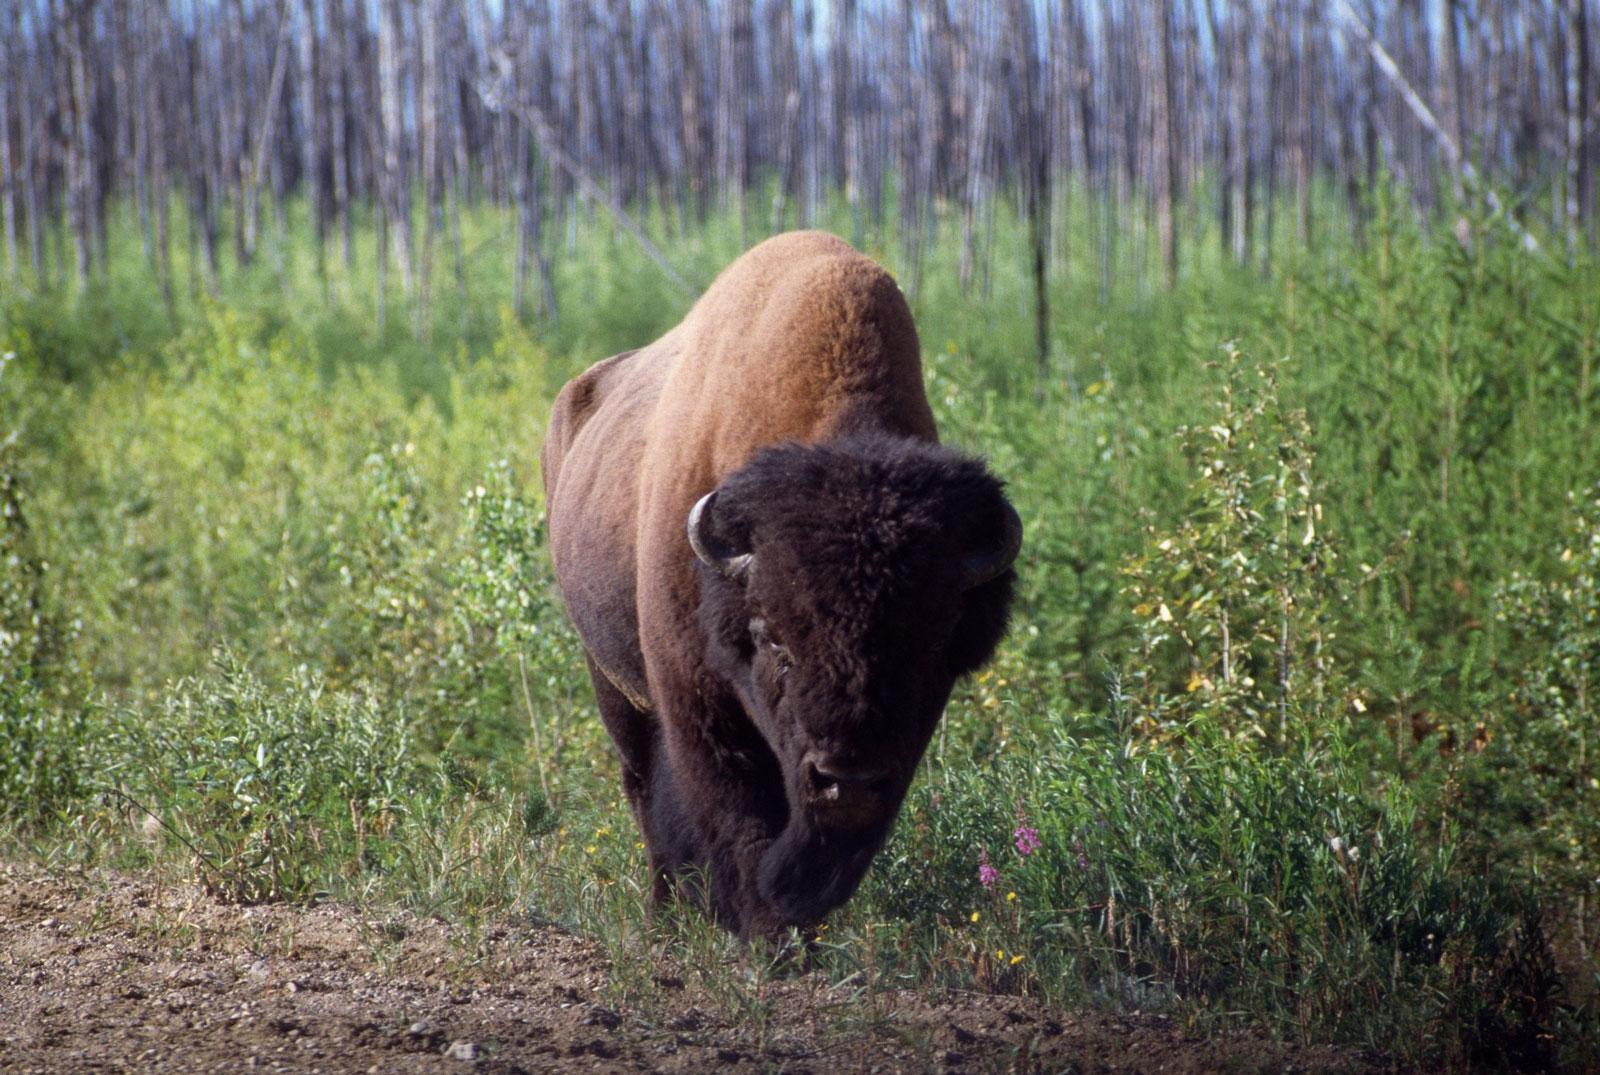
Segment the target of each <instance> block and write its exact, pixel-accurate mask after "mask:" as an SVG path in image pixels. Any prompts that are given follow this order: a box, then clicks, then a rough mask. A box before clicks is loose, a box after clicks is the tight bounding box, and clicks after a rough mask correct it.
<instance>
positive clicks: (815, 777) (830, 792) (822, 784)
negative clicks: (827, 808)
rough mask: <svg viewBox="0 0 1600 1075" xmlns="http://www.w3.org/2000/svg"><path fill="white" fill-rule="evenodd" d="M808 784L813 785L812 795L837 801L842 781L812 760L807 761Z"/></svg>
mask: <svg viewBox="0 0 1600 1075" xmlns="http://www.w3.org/2000/svg"><path fill="white" fill-rule="evenodd" d="M806 782H807V783H809V784H810V785H811V793H812V794H813V795H816V796H817V797H818V798H822V799H829V800H837V799H838V798H839V788H840V783H841V781H840V780H839V777H838V776H836V775H835V774H833V773H831V772H829V771H828V770H826V769H824V768H823V767H822V766H820V765H818V764H817V763H816V762H815V761H812V760H811V759H809V758H808V759H806Z"/></svg>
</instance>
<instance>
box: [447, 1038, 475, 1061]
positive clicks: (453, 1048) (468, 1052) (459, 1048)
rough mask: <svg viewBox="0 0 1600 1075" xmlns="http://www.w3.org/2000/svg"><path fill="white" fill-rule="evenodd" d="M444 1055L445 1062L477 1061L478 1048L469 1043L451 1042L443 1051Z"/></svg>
mask: <svg viewBox="0 0 1600 1075" xmlns="http://www.w3.org/2000/svg"><path fill="white" fill-rule="evenodd" d="M444 1055H445V1059H447V1060H467V1061H475V1060H477V1059H478V1046H477V1044H476V1043H474V1042H470V1041H453V1042H451V1043H450V1045H449V1046H448V1047H447V1048H446V1049H445V1051H444Z"/></svg>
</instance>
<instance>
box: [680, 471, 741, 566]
mask: <svg viewBox="0 0 1600 1075" xmlns="http://www.w3.org/2000/svg"><path fill="white" fill-rule="evenodd" d="M716 508H717V494H716V491H715V490H713V491H712V492H709V493H707V494H706V495H705V496H703V497H701V498H700V499H699V500H697V501H695V505H694V507H693V508H690V509H689V545H690V546H691V547H692V548H693V549H694V554H695V555H696V556H698V557H699V558H700V560H701V562H702V563H704V564H705V565H706V566H708V567H714V568H716V569H717V570H718V571H719V572H721V573H722V574H723V575H725V576H726V577H728V578H730V579H742V578H744V576H745V575H746V574H747V573H748V572H749V571H750V563H751V561H752V560H753V559H754V554H753V553H752V552H751V551H750V548H749V542H748V540H743V541H741V540H738V539H736V538H735V537H734V536H732V535H730V534H729V533H728V532H727V531H728V528H727V527H726V526H723V525H719V520H718V518H717V510H716Z"/></svg>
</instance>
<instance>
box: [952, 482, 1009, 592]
mask: <svg viewBox="0 0 1600 1075" xmlns="http://www.w3.org/2000/svg"><path fill="white" fill-rule="evenodd" d="M1000 506H1001V507H1002V508H1004V509H1005V518H1004V520H1003V521H1004V524H1005V533H1004V536H1003V537H1002V538H1001V541H1000V544H999V545H997V546H995V547H994V548H992V549H986V550H985V551H983V552H980V553H974V554H973V555H971V556H969V557H967V558H966V560H964V561H963V562H962V564H961V569H962V574H963V576H964V580H965V582H966V584H967V589H969V590H970V589H972V588H973V587H974V586H982V585H983V584H984V583H986V582H988V581H989V580H990V579H994V578H998V577H999V576H1001V575H1003V574H1004V573H1005V571H1006V569H1007V568H1009V567H1010V566H1011V565H1012V563H1014V562H1015V561H1016V559H1017V553H1019V552H1021V551H1022V517H1021V516H1019V515H1018V514H1017V509H1016V508H1013V507H1012V506H1011V505H1010V504H1008V503H1006V502H1005V501H1003V500H1002V501H1001V502H1000Z"/></svg>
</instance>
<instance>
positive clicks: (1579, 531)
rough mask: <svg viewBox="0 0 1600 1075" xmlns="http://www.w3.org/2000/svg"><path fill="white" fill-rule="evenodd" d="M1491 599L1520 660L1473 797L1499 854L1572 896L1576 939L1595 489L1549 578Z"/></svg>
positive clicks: (1596, 797)
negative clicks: (1484, 809) (1521, 653)
mask: <svg viewBox="0 0 1600 1075" xmlns="http://www.w3.org/2000/svg"><path fill="white" fill-rule="evenodd" d="M1497 603H1498V609H1497V612H1496V618H1497V619H1498V620H1499V621H1500V623H1501V624H1503V625H1504V627H1505V629H1506V630H1507V631H1508V632H1509V634H1510V635H1511V637H1513V638H1515V639H1517V640H1518V642H1519V643H1520V644H1521V646H1523V647H1524V648H1525V650H1526V652H1527V653H1528V654H1529V657H1528V659H1527V660H1526V661H1525V662H1524V663H1522V664H1521V665H1520V666H1519V667H1518V668H1517V670H1516V672H1515V674H1514V677H1513V679H1512V682H1511V684H1510V688H1509V690H1508V692H1507V697H1506V699H1505V702H1504V704H1503V706H1502V707H1501V708H1500V711H1499V712H1498V713H1497V714H1496V716H1495V717H1494V719H1492V720H1491V721H1490V722H1488V724H1487V726H1486V727H1485V728H1484V730H1483V733H1482V735H1481V740H1486V742H1482V743H1481V749H1482V751H1483V757H1482V767H1481V768H1480V769H1479V771H1478V772H1477V774H1476V775H1477V776H1478V777H1479V779H1480V782H1479V783H1477V784H1476V785H1475V786H1474V789H1473V790H1474V791H1475V793H1476V794H1477V795H1479V796H1484V795H1487V796H1491V797H1492V801H1493V805H1494V809H1493V810H1492V811H1490V812H1489V813H1488V814H1487V816H1488V817H1489V818H1493V819H1495V821H1496V824H1495V826H1494V830H1493V831H1494V838H1496V839H1498V840H1499V841H1502V842H1505V843H1506V844H1508V845H1509V846H1508V847H1502V848H1501V849H1500V851H1499V853H1500V854H1502V855H1503V854H1505V852H1506V851H1507V850H1509V849H1512V848H1514V849H1515V850H1516V851H1517V852H1518V857H1519V858H1520V859H1521V865H1522V868H1523V869H1524V870H1526V871H1527V872H1529V873H1531V874H1532V875H1533V876H1535V877H1550V878H1554V879H1555V880H1556V881H1557V883H1558V884H1560V885H1561V886H1562V887H1563V888H1565V889H1568V890H1570V891H1572V892H1574V893H1575V894H1576V895H1577V903H1576V908H1575V913H1576V916H1577V921H1576V926H1577V929H1578V932H1579V936H1580V937H1583V936H1584V934H1585V932H1586V931H1587V932H1592V931H1593V929H1594V922H1595V919H1591V920H1590V921H1589V922H1584V921H1583V918H1584V917H1585V916H1586V915H1595V914H1597V913H1600V906H1597V904H1600V898H1596V895H1595V894H1596V893H1597V892H1600V698H1597V697H1596V693H1597V691H1600V486H1597V487H1596V488H1595V489H1593V490H1591V491H1590V493H1589V494H1588V496H1587V497H1586V498H1581V499H1580V498H1578V497H1573V498H1572V512H1571V515H1570V517H1569V520H1568V524H1567V526H1566V532H1565V534H1564V535H1563V536H1562V541H1561V553H1560V555H1559V557H1558V568H1557V570H1556V572H1555V577H1554V578H1551V579H1548V580H1540V579H1536V578H1532V577H1530V576H1528V575H1524V574H1522V573H1520V572H1518V573H1514V574H1513V575H1512V576H1511V577H1510V578H1509V579H1508V580H1507V581H1506V582H1505V583H1504V584H1502V585H1501V586H1500V587H1499V589H1498V592H1497ZM1477 805H1479V806H1482V805H1485V804H1484V803H1483V802H1482V801H1481V800H1480V802H1479V803H1478V804H1477ZM1508 822H1509V824H1508ZM1486 835H1487V834H1486Z"/></svg>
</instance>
